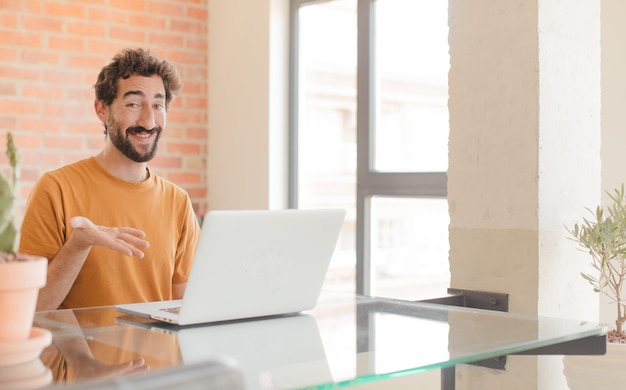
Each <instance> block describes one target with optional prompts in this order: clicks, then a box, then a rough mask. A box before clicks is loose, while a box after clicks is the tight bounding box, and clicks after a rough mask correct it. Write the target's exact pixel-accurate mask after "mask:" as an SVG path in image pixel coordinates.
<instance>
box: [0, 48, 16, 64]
mask: <svg viewBox="0 0 626 390" xmlns="http://www.w3.org/2000/svg"><path fill="white" fill-rule="evenodd" d="M18 58H19V50H17V49H15V48H12V47H0V62H17V61H18Z"/></svg>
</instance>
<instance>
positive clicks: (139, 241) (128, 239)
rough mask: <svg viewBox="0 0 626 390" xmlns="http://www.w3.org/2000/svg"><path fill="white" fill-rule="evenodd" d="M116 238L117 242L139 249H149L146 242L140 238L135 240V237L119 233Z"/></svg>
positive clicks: (148, 244)
mask: <svg viewBox="0 0 626 390" xmlns="http://www.w3.org/2000/svg"><path fill="white" fill-rule="evenodd" d="M116 238H117V239H118V240H122V241H124V242H126V243H128V244H130V245H132V246H135V247H141V248H148V247H150V243H149V242H148V241H146V240H142V239H141V238H137V237H135V236H132V235H130V234H126V233H119V234H118V235H117V236H116Z"/></svg>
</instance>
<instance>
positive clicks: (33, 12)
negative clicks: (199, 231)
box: [0, 0, 208, 218]
mask: <svg viewBox="0 0 626 390" xmlns="http://www.w3.org/2000/svg"><path fill="white" fill-rule="evenodd" d="M207 2H208V0H0V151H1V152H0V168H1V169H2V170H3V171H6V170H7V167H8V165H7V159H6V156H5V155H4V151H5V143H6V141H5V139H6V136H5V135H6V132H7V131H11V132H13V135H14V137H15V141H16V144H17V147H18V148H19V150H20V152H21V156H22V171H21V172H22V179H21V185H20V200H19V205H18V210H17V217H18V218H19V217H20V216H21V214H22V213H23V208H24V207H23V206H24V204H25V202H26V198H27V196H28V193H29V192H30V189H31V188H32V185H33V184H34V182H35V181H36V180H37V179H38V178H39V177H40V176H41V175H42V174H43V173H44V172H45V171H48V170H51V169H54V168H57V167H60V166H62V165H65V164H67V163H71V162H73V161H76V160H78V159H81V158H85V157H88V156H91V155H94V154H96V153H97V152H99V151H100V150H101V148H102V146H103V145H104V135H103V127H102V124H101V123H100V122H99V120H98V119H97V117H96V115H95V112H94V109H93V100H94V90H93V84H94V83H95V81H96V76H97V74H98V72H99V71H100V68H101V67H102V66H104V65H105V64H107V63H108V62H109V61H110V60H111V58H112V57H113V55H115V54H116V53H117V52H118V51H119V50H121V49H123V48H125V47H144V48H149V49H151V51H152V52H153V53H154V54H156V55H157V56H159V57H161V58H166V59H168V60H170V61H171V62H173V63H174V64H175V65H176V67H177V69H178V71H179V73H180V75H181V78H182V80H183V83H184V87H183V91H182V94H181V95H180V96H179V97H178V98H176V99H175V100H174V101H173V103H172V105H171V106H170V110H169V112H168V120H167V127H166V131H165V133H164V136H163V137H162V139H161V142H160V145H159V151H158V152H157V157H156V158H155V159H154V160H153V161H151V162H150V163H149V166H150V167H151V169H152V170H154V171H156V172H157V173H158V174H160V175H162V176H164V177H166V178H168V179H169V180H171V181H173V182H175V183H177V184H179V185H180V186H182V187H183V188H185V189H186V190H187V191H188V192H189V195H190V196H191V198H192V201H193V203H194V207H195V209H196V211H197V212H198V213H203V212H205V211H206V199H205V197H206V192H207V188H206V187H207V184H206V183H207V181H206V169H205V163H206V152H207V126H208V118H207V104H208V103H207V95H208V91H207V52H208V37H207V20H208V15H207V12H208V5H207Z"/></svg>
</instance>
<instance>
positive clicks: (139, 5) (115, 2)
mask: <svg viewBox="0 0 626 390" xmlns="http://www.w3.org/2000/svg"><path fill="white" fill-rule="evenodd" d="M109 5H110V6H111V7H113V8H117V9H123V10H127V11H145V10H146V2H145V1H144V0H132V1H128V0H109Z"/></svg>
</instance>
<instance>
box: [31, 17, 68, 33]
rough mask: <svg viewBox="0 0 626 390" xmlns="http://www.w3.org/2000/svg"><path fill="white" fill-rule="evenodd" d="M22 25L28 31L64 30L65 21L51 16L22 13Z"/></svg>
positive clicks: (59, 31) (57, 31)
mask: <svg viewBox="0 0 626 390" xmlns="http://www.w3.org/2000/svg"><path fill="white" fill-rule="evenodd" d="M21 26H22V28H24V29H26V30H28V31H45V32H56V33H62V32H63V21H62V20H61V19H58V18H51V17H49V16H39V15H28V14H26V15H22V18H21Z"/></svg>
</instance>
